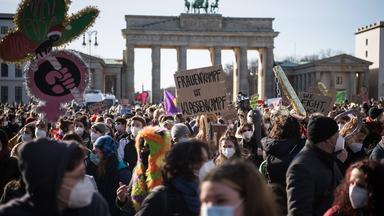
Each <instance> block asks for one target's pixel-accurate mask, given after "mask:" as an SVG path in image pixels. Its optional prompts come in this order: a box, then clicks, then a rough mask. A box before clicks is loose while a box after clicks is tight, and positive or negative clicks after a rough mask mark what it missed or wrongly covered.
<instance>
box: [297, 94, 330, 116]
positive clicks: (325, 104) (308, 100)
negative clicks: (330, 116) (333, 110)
mask: <svg viewBox="0 0 384 216" xmlns="http://www.w3.org/2000/svg"><path fill="white" fill-rule="evenodd" d="M299 98H300V101H301V103H302V104H303V106H304V109H305V111H307V113H315V112H321V113H324V114H327V113H328V112H329V110H330V103H331V101H332V98H331V97H328V96H323V95H316V94H311V93H306V92H300V93H299Z"/></svg>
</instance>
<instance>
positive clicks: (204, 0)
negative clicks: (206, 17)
mask: <svg viewBox="0 0 384 216" xmlns="http://www.w3.org/2000/svg"><path fill="white" fill-rule="evenodd" d="M209 1H210V0H195V1H189V0H184V6H185V11H186V12H187V13H190V12H191V11H192V10H193V13H196V12H197V13H200V9H203V10H204V11H205V13H207V14H208V13H217V11H218V9H219V0H215V2H212V3H211V4H209Z"/></svg>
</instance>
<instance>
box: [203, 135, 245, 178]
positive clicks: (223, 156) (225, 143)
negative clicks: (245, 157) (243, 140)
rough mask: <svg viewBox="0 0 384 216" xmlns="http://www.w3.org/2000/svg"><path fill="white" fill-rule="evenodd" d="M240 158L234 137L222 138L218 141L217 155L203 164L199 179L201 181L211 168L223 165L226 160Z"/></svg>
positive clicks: (238, 147)
mask: <svg viewBox="0 0 384 216" xmlns="http://www.w3.org/2000/svg"><path fill="white" fill-rule="evenodd" d="M239 158H241V152H240V146H239V144H238V143H237V140H236V138H235V137H232V136H224V137H222V138H221V139H220V141H219V154H218V155H217V156H216V157H215V158H213V159H212V160H209V161H208V162H206V163H204V165H203V166H202V167H201V168H200V171H199V179H200V180H201V179H203V178H204V177H205V176H206V175H207V174H208V173H209V172H210V171H211V170H212V169H213V168H215V167H216V166H220V165H222V164H224V163H225V162H226V161H228V160H234V159H239Z"/></svg>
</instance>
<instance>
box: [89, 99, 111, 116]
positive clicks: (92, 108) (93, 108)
mask: <svg viewBox="0 0 384 216" xmlns="http://www.w3.org/2000/svg"><path fill="white" fill-rule="evenodd" d="M88 109H89V112H90V113H92V114H97V113H101V112H103V111H105V110H108V104H107V103H106V102H105V101H101V102H97V103H93V104H91V105H89V107H88Z"/></svg>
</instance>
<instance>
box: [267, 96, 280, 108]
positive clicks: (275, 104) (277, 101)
mask: <svg viewBox="0 0 384 216" xmlns="http://www.w3.org/2000/svg"><path fill="white" fill-rule="evenodd" d="M281 100H282V99H281V97H279V98H270V99H267V105H268V107H273V108H277V107H278V106H280V105H281Z"/></svg>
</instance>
